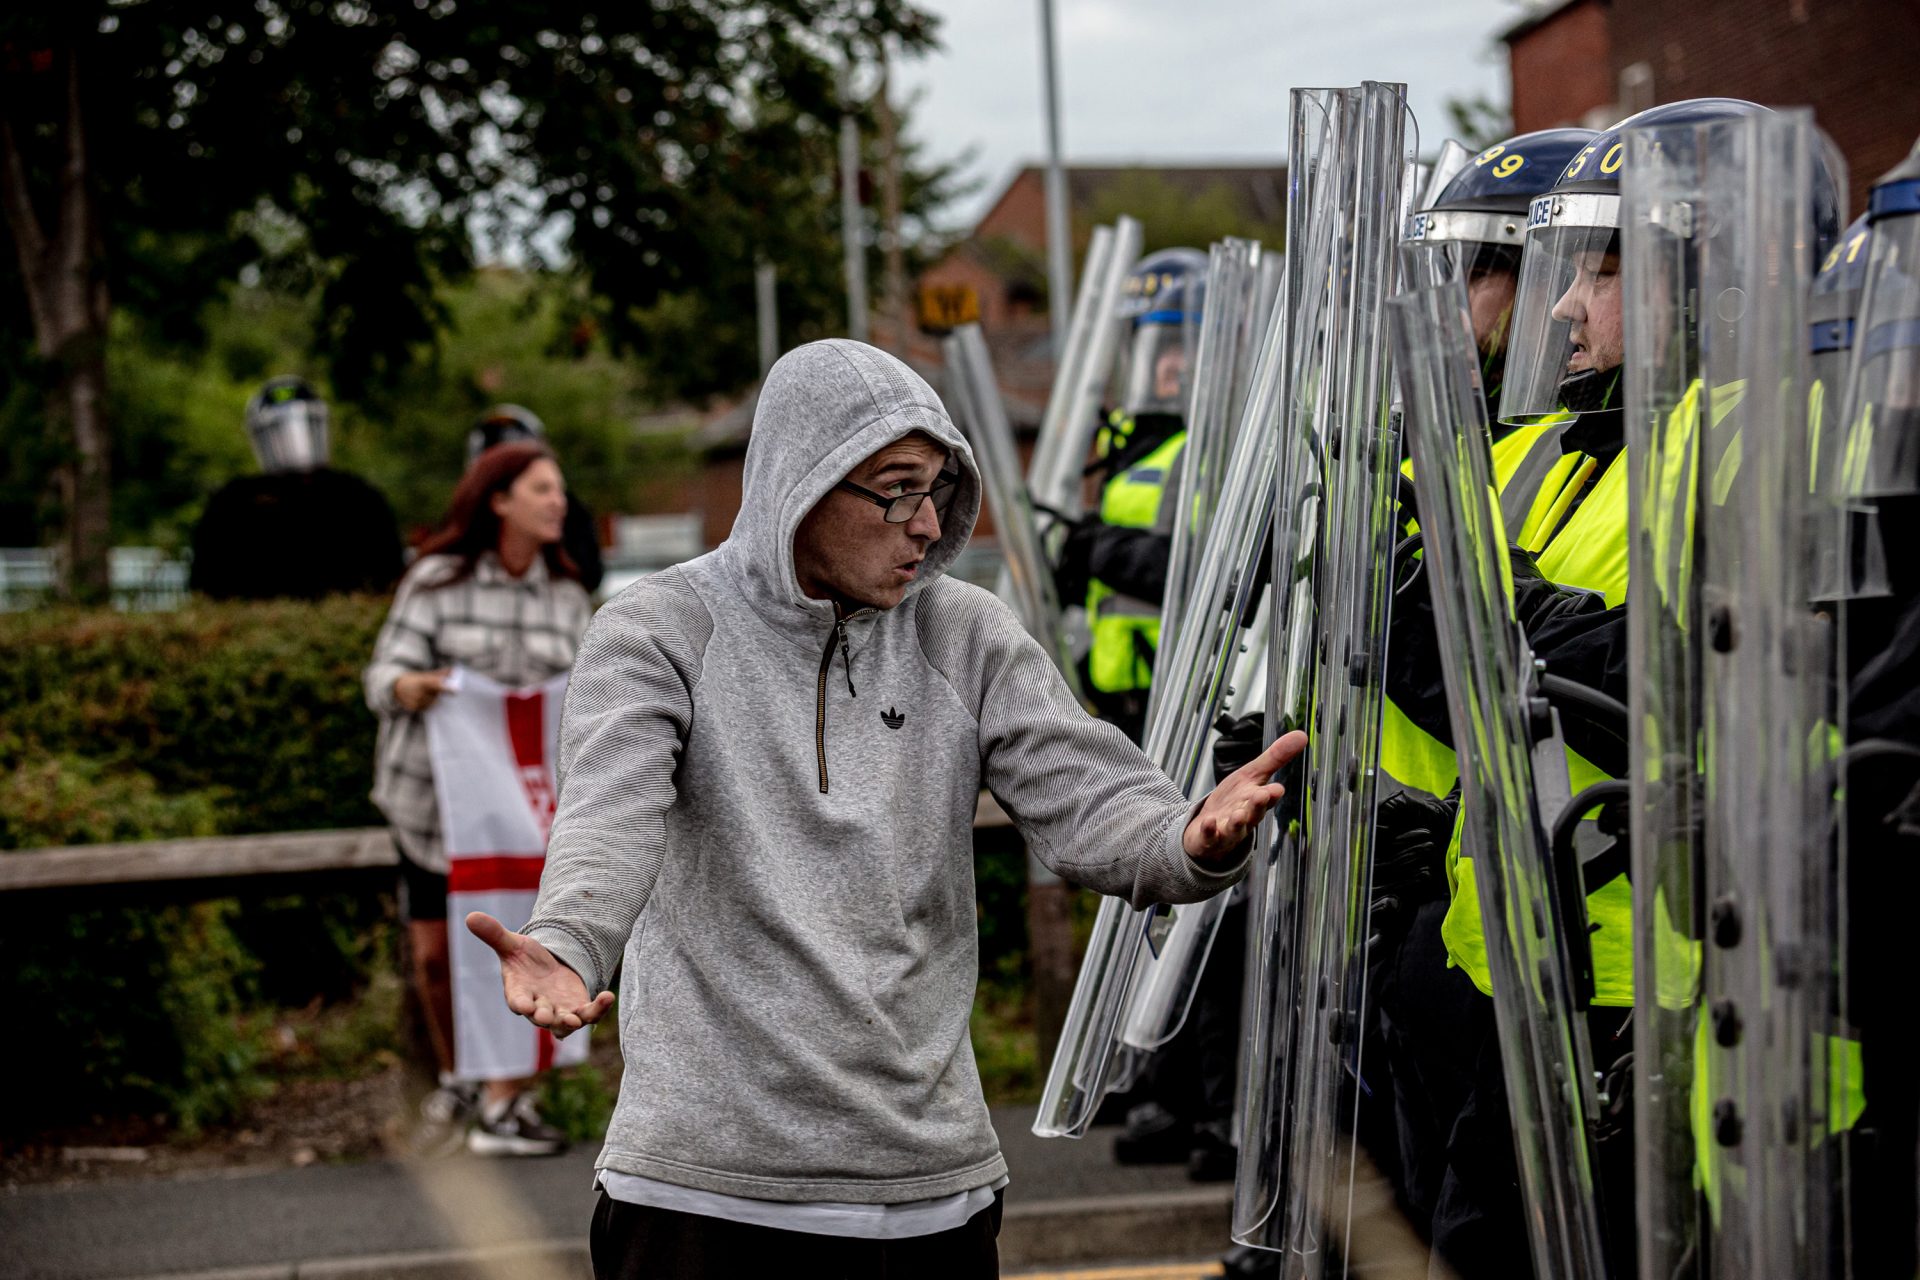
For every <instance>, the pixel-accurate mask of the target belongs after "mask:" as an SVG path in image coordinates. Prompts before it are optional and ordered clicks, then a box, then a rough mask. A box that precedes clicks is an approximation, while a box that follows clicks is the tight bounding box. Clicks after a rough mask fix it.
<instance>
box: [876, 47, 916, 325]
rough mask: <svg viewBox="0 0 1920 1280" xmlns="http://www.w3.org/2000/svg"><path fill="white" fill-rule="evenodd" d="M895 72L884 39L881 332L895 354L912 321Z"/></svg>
mask: <svg viewBox="0 0 1920 1280" xmlns="http://www.w3.org/2000/svg"><path fill="white" fill-rule="evenodd" d="M892 93H893V76H892V74H891V68H890V66H889V65H888V59H887V42H886V41H885V40H882V41H881V42H880V95H879V96H878V97H877V98H875V99H874V112H875V114H876V115H877V116H878V118H879V119H878V123H879V126H880V153H881V157H882V160H881V169H880V219H881V229H880V246H881V248H882V249H883V250H884V251H885V253H886V259H885V262H886V269H885V283H884V284H883V286H882V287H881V290H880V296H881V298H882V299H883V302H882V305H881V314H882V315H883V316H885V317H886V323H885V324H884V325H883V326H881V330H880V332H881V336H882V337H884V338H885V339H886V341H887V345H888V348H889V349H890V350H892V351H893V352H894V353H895V354H900V355H904V354H905V353H906V350H907V334H908V333H909V332H910V331H911V326H912V321H911V319H909V317H908V314H907V249H906V244H905V242H904V240H903V239H902V237H901V234H900V121H899V118H898V117H897V116H895V115H894V111H893V97H892Z"/></svg>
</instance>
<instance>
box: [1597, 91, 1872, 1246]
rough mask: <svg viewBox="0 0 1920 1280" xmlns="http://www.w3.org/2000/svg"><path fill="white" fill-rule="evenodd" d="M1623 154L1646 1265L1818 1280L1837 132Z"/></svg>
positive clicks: (1657, 139) (1650, 133) (1764, 126)
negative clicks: (1825, 450)
mask: <svg viewBox="0 0 1920 1280" xmlns="http://www.w3.org/2000/svg"><path fill="white" fill-rule="evenodd" d="M1627 147H1628V153H1627V157H1626V166H1625V171H1624V174H1623V180H1622V190H1621V196H1622V207H1621V218H1622V226H1623V228H1624V234H1623V237H1622V238H1623V240H1624V253H1623V258H1622V271H1623V274H1624V276H1625V280H1624V285H1625V291H1626V292H1625V305H1626V334H1627V369H1628V401H1627V406H1628V407H1627V450H1628V456H1629V458H1630V460H1631V465H1632V471H1631V481H1630V499H1631V501H1630V515H1629V524H1630V529H1631V534H1632V543H1631V548H1630V554H1631V557H1632V558H1631V561H1630V565H1631V573H1630V587H1629V618H1630V620H1631V626H1630V633H1629V635H1630V642H1629V660H1630V665H1631V686H1630V687H1631V707H1630V710H1631V715H1632V722H1633V725H1634V731H1633V735H1632V752H1631V756H1632V766H1631V774H1630V782H1631V788H1632V804H1631V815H1632V816H1631V826H1632V842H1633V877H1634V912H1635V931H1634V932H1635V938H1634V943H1635V955H1634V961H1635V1016H1636V1020H1637V1022H1638V1025H1637V1027H1636V1035H1635V1049H1636V1052H1635V1061H1634V1088H1635V1104H1636V1120H1635V1125H1636V1133H1635V1137H1636V1159H1637V1162H1638V1170H1637V1176H1638V1184H1639V1197H1640V1215H1639V1226H1640V1232H1639V1240H1640V1273H1641V1274H1642V1275H1652V1276H1676V1275H1699V1276H1706V1275H1712V1276H1721V1277H1733V1276H1756V1275H1793V1276H1816V1277H1817V1276H1825V1275H1830V1274H1836V1273H1835V1271H1834V1267H1835V1265H1836V1263H1837V1260H1838V1258H1839V1257H1840V1250H1839V1248H1838V1239H1839V1236H1838V1232H1839V1230H1840V1218H1839V1216H1838V1215H1837V1213H1836V1212H1835V1208H1836V1204H1837V1199H1836V1198H1837V1195H1838V1191H1839V1188H1840V1186H1841V1185H1842V1181H1841V1176H1840V1175H1841V1171H1842V1168H1843V1162H1844V1148H1845V1137H1844V1129H1845V1118H1844V1117H1843V1116H1841V1115H1838V1114H1836V1112H1838V1111H1841V1110H1844V1107H1843V1106H1836V1090H1835V1089H1834V1084H1835V1082H1834V1080H1833V1079H1832V1078H1831V1071H1832V1066H1833V1063H1834V1062H1835V1061H1836V1059H1837V1058H1839V1057H1843V1056H1844V1053H1843V1048H1842V1046H1843V1045H1844V1036H1842V1035H1839V1034H1838V1033H1839V1031H1840V1029H1841V1025H1840V1019H1839V1014H1840V1012H1841V1010H1840V1009H1839V1007H1838V1001H1839V991H1840V976H1841V975H1840V973H1839V971H1838V966H1839V964H1840V959H1839V956H1840V952H1839V948H1838V946H1837V936H1838V935H1837V932H1836V921H1835V919H1834V914H1833V913H1834V903H1835V898H1836V895H1835V893H1834V891H1833V886H1834V883H1835V875H1836V871H1835V860H1834V859H1835V854H1834V850H1833V847H1832V845H1831V842H1830V836H1829V831H1830V827H1831V824H1832V806H1833V804H1834V792H1833V786H1832V780H1831V773H1830V771H1829V770H1827V769H1826V768H1824V767H1823V762H1822V755H1823V748H1822V747H1821V745H1820V744H1821V743H1822V742H1823V741H1824V738H1825V731H1824V729H1823V728H1822V718H1823V715H1824V710H1823V708H1824V707H1825V706H1826V704H1827V703H1828V701H1829V700H1830V698H1831V696H1832V691H1831V687H1830V685H1829V684H1828V683H1827V681H1826V678H1825V676H1826V670H1827V668H1828V665H1829V662H1830V658H1829V656H1828V654H1829V646H1830V640H1829V638H1828V636H1827V634H1826V624H1825V623H1824V622H1823V621H1821V620H1820V618H1819V617H1818V616H1817V615H1816V614H1815V613H1814V611H1813V610H1811V609H1810V608H1809V607H1808V571H1809V568H1810V567H1811V566H1810V561H1811V553H1810V551H1809V549H1808V546H1807V541H1806V539H1804V538H1803V537H1802V536H1801V532H1802V530H1803V529H1804V527H1805V521H1806V503H1807V501H1808V492H1809V488H1810V481H1811V474H1810V472H1811V455H1812V450H1811V444H1810V440H1809V435H1808V430H1807V401H1808V390H1809V382H1810V372H1809V360H1808V352H1807V342H1806V334H1807V319H1806V310H1805V302H1806V294H1807V288H1808V285H1809V283H1810V281H1811V278H1812V273H1813V268H1814V265H1815V263H1814V255H1815V252H1816V250H1815V247H1814V229H1813V226H1812V200H1811V192H1812V191H1813V189H1814V186H1815V170H1816V167H1817V166H1818V164H1819V159H1818V157H1820V156H1821V155H1822V154H1823V153H1824V151H1825V147H1824V144H1823V142H1822V140H1821V139H1820V136H1819V135H1818V133H1817V131H1816V130H1815V129H1814V128H1813V125H1812V121H1811V117H1810V115H1808V114H1807V113H1806V112H1783V113H1778V114H1766V115H1758V116H1748V117H1743V118H1740V119H1735V120H1722V121H1716V122H1713V123H1711V124H1703V125H1690V126H1684V127H1671V128H1667V129H1650V130H1644V131H1635V132H1630V133H1629V134H1628V135H1627ZM1842 1092H1843V1091H1842Z"/></svg>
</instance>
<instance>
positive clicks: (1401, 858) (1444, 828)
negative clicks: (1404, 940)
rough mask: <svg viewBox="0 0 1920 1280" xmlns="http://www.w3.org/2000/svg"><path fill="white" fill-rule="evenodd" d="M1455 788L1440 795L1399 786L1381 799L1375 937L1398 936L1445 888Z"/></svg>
mask: <svg viewBox="0 0 1920 1280" xmlns="http://www.w3.org/2000/svg"><path fill="white" fill-rule="evenodd" d="M1458 804H1459V801H1458V797H1457V794H1456V795H1452V796H1448V797H1447V798H1446V799H1444V800H1439V799H1436V798H1434V797H1433V796H1430V795H1427V794H1426V793H1425V792H1420V791H1396V792H1395V793H1394V794H1392V795H1390V796H1388V797H1387V798H1386V799H1385V800H1382V801H1381V802H1380V808H1379V812H1378V813H1377V814H1376V816H1375V818H1374V827H1373V926H1372V930H1373V933H1374V935H1375V937H1376V938H1388V937H1397V936H1398V935H1399V934H1400V932H1401V931H1402V930H1404V929H1405V927H1406V926H1407V925H1408V924H1409V923H1411V922H1412V920H1413V913H1414V912H1415V911H1417V910H1418V909H1419V908H1420V906H1421V905H1422V904H1423V903H1427V902H1432V901H1435V900H1437V899H1438V898H1440V897H1441V896H1442V895H1444V894H1445V893H1446V891H1447V845H1448V844H1449V843H1450V842H1451V841H1452V839H1453V819H1454V814H1455V812H1456V810H1457V806H1458Z"/></svg>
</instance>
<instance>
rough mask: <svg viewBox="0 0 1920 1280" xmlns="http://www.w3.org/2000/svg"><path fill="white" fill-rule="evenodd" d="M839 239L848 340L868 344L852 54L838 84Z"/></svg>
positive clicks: (864, 249) (858, 128) (858, 137)
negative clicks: (844, 263) (843, 247)
mask: <svg viewBox="0 0 1920 1280" xmlns="http://www.w3.org/2000/svg"><path fill="white" fill-rule="evenodd" d="M840 111H841V115H840V236H841V239H842V241H843V242H844V243H845V245H846V252H847V336H848V337H850V338H852V339H853V340H854V341H856V342H865V341H866V340H867V253H866V248H865V246H864V245H862V244H861V237H860V122H859V121H858V120H856V119H854V113H853V51H852V50H851V49H849V50H848V51H847V68H846V73H845V78H844V79H842V80H841V82H840Z"/></svg>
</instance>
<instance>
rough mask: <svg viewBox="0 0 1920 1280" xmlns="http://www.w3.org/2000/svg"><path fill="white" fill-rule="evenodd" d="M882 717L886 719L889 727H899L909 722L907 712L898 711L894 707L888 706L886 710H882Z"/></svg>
mask: <svg viewBox="0 0 1920 1280" xmlns="http://www.w3.org/2000/svg"><path fill="white" fill-rule="evenodd" d="M880 718H881V719H882V720H884V721H886V725H887V728H889V729H898V728H899V727H900V726H901V725H903V724H905V723H906V722H907V714H906V712H904V711H897V710H895V709H894V708H892V707H888V708H887V709H886V710H885V711H882V712H881V713H880Z"/></svg>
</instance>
